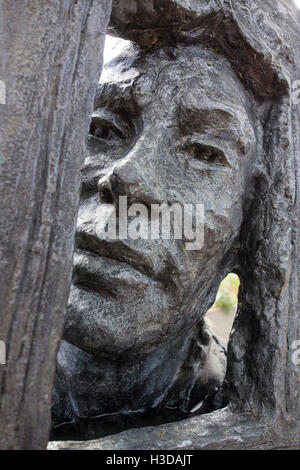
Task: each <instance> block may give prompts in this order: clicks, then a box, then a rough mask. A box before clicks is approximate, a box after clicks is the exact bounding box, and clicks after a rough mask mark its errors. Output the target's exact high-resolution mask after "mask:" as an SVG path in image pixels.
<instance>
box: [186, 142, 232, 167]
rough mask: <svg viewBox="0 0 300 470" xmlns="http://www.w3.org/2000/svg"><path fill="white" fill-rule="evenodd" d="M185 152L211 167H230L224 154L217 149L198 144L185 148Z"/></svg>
mask: <svg viewBox="0 0 300 470" xmlns="http://www.w3.org/2000/svg"><path fill="white" fill-rule="evenodd" d="M184 150H185V151H186V152H187V153H189V154H190V155H191V156H192V157H193V158H196V159H197V160H201V161H204V162H206V163H208V164H210V165H219V166H228V161H227V158H226V157H225V154H224V152H222V151H221V150H219V149H218V148H216V147H211V146H208V145H203V144H198V143H196V144H189V145H187V146H185V147H184Z"/></svg>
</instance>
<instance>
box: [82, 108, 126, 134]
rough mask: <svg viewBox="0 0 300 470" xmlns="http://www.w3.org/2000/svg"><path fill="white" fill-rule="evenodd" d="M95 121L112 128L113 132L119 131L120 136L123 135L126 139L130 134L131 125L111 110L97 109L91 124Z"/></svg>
mask: <svg viewBox="0 0 300 470" xmlns="http://www.w3.org/2000/svg"><path fill="white" fill-rule="evenodd" d="M93 120H94V121H98V122H99V123H100V122H102V123H103V124H106V125H108V126H111V127H112V130H117V131H118V132H119V133H120V134H123V135H124V137H126V135H128V134H129V130H130V125H129V123H128V122H126V121H125V120H124V119H122V117H121V116H120V115H119V114H116V113H114V112H112V111H110V110H109V109H106V108H103V109H96V110H95V111H94V112H93V114H92V118H91V122H92V121H93Z"/></svg>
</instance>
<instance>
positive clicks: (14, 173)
mask: <svg viewBox="0 0 300 470" xmlns="http://www.w3.org/2000/svg"><path fill="white" fill-rule="evenodd" d="M110 7H111V4H110V0H95V1H93V2H91V1H89V0H84V1H81V2H77V1H74V0H66V1H64V2H60V1H55V0H51V1H48V0H47V1H46V0H40V1H39V2H36V1H32V0H30V1H26V2H24V1H21V0H16V1H13V2H8V1H6V0H1V1H0V18H1V19H0V25H1V29H0V43H1V46H0V49H1V57H0V79H1V80H2V81H4V82H5V84H6V104H2V103H1V104H0V129H1V132H0V151H1V157H0V200H1V207H0V220H1V223H0V339H1V340H3V341H6V344H7V365H6V366H4V365H1V366H0V390H1V396H0V448H1V449H12V448H14V449H20V448H22V449H32V448H34V449H37V448H43V447H45V446H46V443H47V440H48V434H49V426H50V403H51V388H52V384H53V375H54V369H55V362H56V354H57V349H58V345H59V341H60V337H61V334H62V327H63V322H64V317H65V306H66V303H67V298H68V292H69V286H70V281H71V268H72V250H73V245H74V226H75V219H76V213H77V207H78V199H79V185H80V174H79V168H80V166H81V164H82V157H83V149H84V141H85V136H86V133H87V130H88V125H89V118H90V114H91V111H92V103H93V99H94V95H95V91H96V86H97V82H98V78H99V76H100V73H101V66H102V64H101V55H102V48H103V43H104V34H105V31H106V26H107V22H108V19H109V14H110Z"/></svg>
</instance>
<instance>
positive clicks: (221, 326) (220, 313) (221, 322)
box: [206, 273, 240, 342]
mask: <svg viewBox="0 0 300 470" xmlns="http://www.w3.org/2000/svg"><path fill="white" fill-rule="evenodd" d="M239 286H240V279H239V277H238V276H237V275H236V274H233V273H230V274H228V276H227V277H226V278H225V279H224V280H223V281H222V282H221V284H220V287H219V290H218V294H217V298H216V301H215V303H214V305H213V306H212V307H211V308H210V309H209V310H208V312H207V313H206V319H207V322H208V324H209V326H210V327H211V329H212V330H213V331H214V333H215V334H216V335H217V336H219V337H221V338H223V339H224V340H225V341H226V342H227V341H228V339H229V335H230V331H231V328H232V325H233V321H234V317H235V314H236V311H237V303H238V290H239Z"/></svg>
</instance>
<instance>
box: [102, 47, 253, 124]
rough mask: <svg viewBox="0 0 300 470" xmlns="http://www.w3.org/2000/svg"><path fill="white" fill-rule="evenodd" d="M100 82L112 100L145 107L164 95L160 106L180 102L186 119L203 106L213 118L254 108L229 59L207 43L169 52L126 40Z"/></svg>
mask: <svg viewBox="0 0 300 470" xmlns="http://www.w3.org/2000/svg"><path fill="white" fill-rule="evenodd" d="M100 83H101V85H102V87H103V89H105V93H103V95H104V96H103V98H104V99H105V96H106V97H108V98H109V101H110V105H112V106H113V105H114V102H116V106H117V103H118V101H120V100H121V101H124V102H125V101H126V100H132V101H134V102H135V103H136V105H137V106H138V107H139V108H141V109H143V108H144V107H145V106H146V105H148V104H149V103H153V102H154V101H155V102H157V101H159V109H161V111H162V112H167V113H168V114H169V115H171V114H174V112H177V110H178V108H179V109H180V110H181V111H182V112H181V113H180V119H181V120H183V119H184V118H185V117H186V116H188V115H189V116H190V117H191V115H192V114H193V113H195V112H197V110H199V111H203V112H205V111H206V110H207V111H208V114H209V115H208V116H207V120H209V116H211V117H214V116H215V119H216V121H218V119H224V120H225V121H226V120H227V121H228V122H230V121H231V120H234V121H235V120H237V121H239V120H240V119H241V115H243V120H244V118H246V117H249V114H251V107H252V103H251V101H250V99H249V95H248V93H247V92H246V90H245V89H244V87H243V85H242V83H241V82H240V80H239V78H238V77H237V75H236V74H235V72H234V70H233V69H232V67H231V66H230V64H229V62H228V61H227V60H226V59H225V58H222V57H220V56H219V55H217V54H216V53H214V52H213V51H211V50H209V49H207V48H205V47H204V46H202V45H192V46H184V47H183V46H179V47H178V48H176V50H175V52H174V51H172V55H171V54H170V55H169V54H168V51H164V50H154V51H150V52H145V51H141V50H140V49H139V48H138V47H137V46H135V45H133V44H131V43H129V42H127V41H122V40H120V42H117V44H116V45H115V47H114V48H113V49H112V50H111V51H110V54H109V55H108V57H107V60H106V63H105V65H104V70H103V74H102V77H101V81H100ZM102 104H104V105H105V103H102ZM214 110H216V112H215V113H214ZM202 114H203V113H202Z"/></svg>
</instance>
